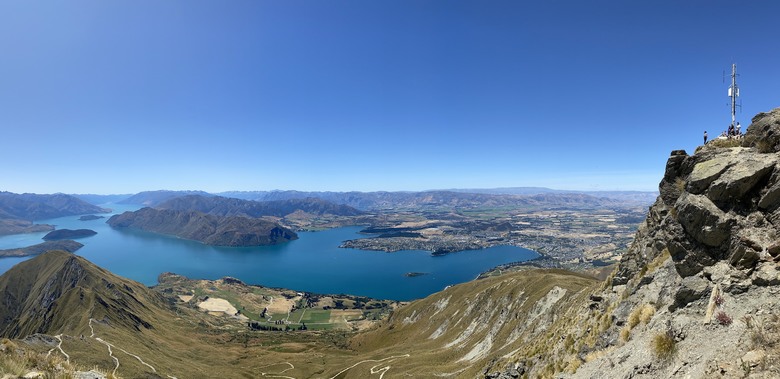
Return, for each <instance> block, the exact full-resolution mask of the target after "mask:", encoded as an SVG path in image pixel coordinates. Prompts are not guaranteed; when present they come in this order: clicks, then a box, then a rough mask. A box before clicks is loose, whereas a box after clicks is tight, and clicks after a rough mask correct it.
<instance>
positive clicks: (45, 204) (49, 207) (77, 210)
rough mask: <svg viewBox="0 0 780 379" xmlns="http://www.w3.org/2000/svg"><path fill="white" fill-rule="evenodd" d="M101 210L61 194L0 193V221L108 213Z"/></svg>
mask: <svg viewBox="0 0 780 379" xmlns="http://www.w3.org/2000/svg"><path fill="white" fill-rule="evenodd" d="M110 211H111V210H109V209H105V208H101V207H98V206H95V205H92V204H90V203H87V202H86V201H84V200H81V199H78V198H76V197H74V196H71V195H65V194H61V193H57V194H53V195H38V194H33V193H24V194H16V193H11V192H0V219H18V220H44V219H47V218H55V217H63V216H72V215H82V214H87V213H108V212H110Z"/></svg>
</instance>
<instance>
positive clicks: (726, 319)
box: [715, 311, 733, 326]
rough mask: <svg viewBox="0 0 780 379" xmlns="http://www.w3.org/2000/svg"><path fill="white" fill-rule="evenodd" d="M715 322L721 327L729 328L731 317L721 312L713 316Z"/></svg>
mask: <svg viewBox="0 0 780 379" xmlns="http://www.w3.org/2000/svg"><path fill="white" fill-rule="evenodd" d="M715 320H717V321H718V324H721V325H723V326H729V325H731V322H732V321H733V320H732V319H731V316H729V315H727V314H726V312H723V311H720V312H718V314H716V315H715Z"/></svg>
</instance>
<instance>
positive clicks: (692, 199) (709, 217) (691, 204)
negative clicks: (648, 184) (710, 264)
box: [675, 192, 733, 247]
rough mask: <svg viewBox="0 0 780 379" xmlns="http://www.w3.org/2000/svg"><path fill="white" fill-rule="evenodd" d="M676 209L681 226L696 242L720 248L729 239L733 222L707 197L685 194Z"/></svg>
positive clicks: (678, 201)
mask: <svg viewBox="0 0 780 379" xmlns="http://www.w3.org/2000/svg"><path fill="white" fill-rule="evenodd" d="M675 207H676V208H677V218H678V220H679V221H680V224H682V226H683V228H685V231H686V232H687V233H688V235H690V236H691V237H693V239H695V240H696V241H698V242H700V243H703V244H705V245H707V246H710V247H718V246H720V245H721V244H722V243H723V242H724V241H726V239H728V238H729V235H730V230H731V226H732V224H733V220H732V219H731V218H729V217H728V215H726V214H725V213H724V212H723V211H721V210H720V209H719V208H718V207H717V206H716V205H715V204H714V203H713V202H712V201H710V199H708V198H707V197H706V196H702V195H693V194H690V193H687V192H685V193H683V195H682V196H680V198H679V199H678V200H677V203H676V204H675Z"/></svg>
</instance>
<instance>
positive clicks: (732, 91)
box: [729, 63, 739, 125]
mask: <svg viewBox="0 0 780 379" xmlns="http://www.w3.org/2000/svg"><path fill="white" fill-rule="evenodd" d="M729 97H730V98H731V125H734V124H735V123H736V121H737V98H738V97H739V87H737V64H736V63H734V64H732V65H731V86H730V87H729Z"/></svg>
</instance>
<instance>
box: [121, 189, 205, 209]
mask: <svg viewBox="0 0 780 379" xmlns="http://www.w3.org/2000/svg"><path fill="white" fill-rule="evenodd" d="M187 195H200V196H214V195H212V194H210V193H208V192H203V191H167V190H159V191H144V192H139V193H137V194H135V195H133V196H130V197H128V198H126V199H124V200H121V201H117V203H118V204H133V205H143V206H145V207H154V206H157V205H159V204H161V203H164V202H166V201H168V200H170V199H173V198H176V197H181V196H187Z"/></svg>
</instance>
